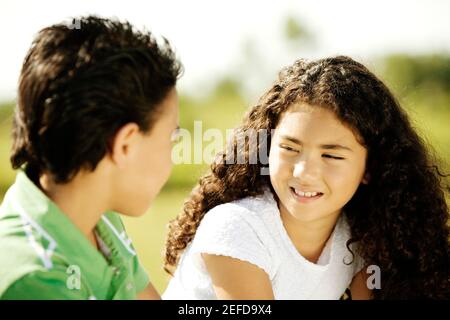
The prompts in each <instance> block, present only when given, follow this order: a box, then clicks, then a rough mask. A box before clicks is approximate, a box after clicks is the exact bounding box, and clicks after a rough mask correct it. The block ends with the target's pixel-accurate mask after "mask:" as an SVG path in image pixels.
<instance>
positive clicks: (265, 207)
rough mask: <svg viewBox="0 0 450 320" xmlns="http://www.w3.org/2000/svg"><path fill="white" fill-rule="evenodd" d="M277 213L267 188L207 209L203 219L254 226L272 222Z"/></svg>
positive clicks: (273, 200)
mask: <svg viewBox="0 0 450 320" xmlns="http://www.w3.org/2000/svg"><path fill="white" fill-rule="evenodd" d="M278 215H279V212H278V207H277V205H276V202H275V199H274V198H273V195H272V193H271V192H270V191H269V190H266V191H265V192H264V193H263V194H260V195H258V196H251V197H245V198H242V199H239V200H235V201H232V202H227V203H223V204H220V205H218V206H216V207H214V208H212V209H211V210H209V211H208V212H207V213H206V215H205V217H204V219H203V220H206V221H207V220H216V221H222V222H224V223H229V224H235V223H236V224H242V221H245V222H247V223H248V224H250V225H252V226H254V227H258V226H260V227H262V226H264V225H267V224H270V225H271V224H273V220H274V219H276V218H277V216H278Z"/></svg>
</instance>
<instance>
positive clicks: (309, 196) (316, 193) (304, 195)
mask: <svg viewBox="0 0 450 320" xmlns="http://www.w3.org/2000/svg"><path fill="white" fill-rule="evenodd" d="M295 193H297V194H298V195H299V196H301V197H308V198H311V197H315V196H317V195H318V192H303V191H297V190H296V191H295Z"/></svg>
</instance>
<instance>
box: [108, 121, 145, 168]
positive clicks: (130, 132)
mask: <svg viewBox="0 0 450 320" xmlns="http://www.w3.org/2000/svg"><path fill="white" fill-rule="evenodd" d="M139 132H140V131H139V126H138V125H137V124H136V123H134V122H130V123H127V124H125V125H124V126H123V127H121V128H120V129H119V130H118V131H117V133H116V135H115V136H114V139H113V141H112V145H111V154H110V157H111V160H112V161H113V162H114V163H115V164H116V165H117V166H118V167H119V168H123V166H124V165H125V164H126V163H127V162H128V160H129V158H130V157H129V156H130V153H131V152H132V147H133V144H134V143H135V142H136V141H137V140H136V138H137V137H138V134H139Z"/></svg>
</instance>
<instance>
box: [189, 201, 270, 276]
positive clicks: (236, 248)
mask: <svg viewBox="0 0 450 320" xmlns="http://www.w3.org/2000/svg"><path fill="white" fill-rule="evenodd" d="M255 219H256V220H257V218H256V217H255V216H254V213H253V212H249V211H247V210H245V209H243V208H240V207H238V206H236V205H233V204H223V205H220V206H217V207H215V208H213V209H212V210H210V211H209V212H208V213H207V214H206V215H205V217H204V218H203V220H202V221H201V223H200V226H199V228H198V229H197V232H196V235H195V237H194V240H193V242H192V248H191V250H192V252H193V254H194V255H196V260H197V263H199V264H200V267H201V268H205V266H204V262H203V259H201V253H207V254H214V255H221V256H228V257H231V258H235V259H239V260H242V261H246V262H249V263H252V264H254V265H256V266H257V267H259V268H261V269H263V270H264V271H265V272H266V273H267V274H268V275H269V278H270V279H272V278H273V269H274V268H273V267H272V263H271V261H272V259H271V256H270V253H269V250H268V248H267V247H266V246H265V245H264V241H263V238H264V236H263V233H264V230H261V226H260V224H259V223H258V221H254V222H255V223H252V220H255Z"/></svg>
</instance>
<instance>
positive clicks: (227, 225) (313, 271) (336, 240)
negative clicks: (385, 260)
mask: <svg viewBox="0 0 450 320" xmlns="http://www.w3.org/2000/svg"><path fill="white" fill-rule="evenodd" d="M349 238H350V229H349V226H348V224H347V221H346V218H345V216H344V215H341V216H340V218H339V219H338V221H337V223H336V226H335V228H334V230H333V233H332V234H331V236H330V238H329V240H328V241H327V243H326V245H325V247H324V249H323V251H322V253H321V255H320V257H319V259H318V261H317V263H316V264H315V263H312V262H310V261H308V260H306V259H305V258H304V257H303V256H302V255H301V254H300V253H299V252H298V251H297V249H296V248H295V246H294V244H293V243H292V241H291V240H290V238H289V236H288V234H287V232H286V229H285V228H284V225H283V223H282V220H281V218H280V212H279V210H278V206H277V203H276V201H275V199H274V198H273V195H272V193H271V192H270V191H266V192H265V193H264V194H263V195H261V196H258V197H248V198H244V199H241V200H237V201H234V202H230V203H225V204H221V205H218V206H217V207H214V208H213V209H211V210H210V211H208V212H207V213H206V215H205V216H204V218H203V220H202V221H201V223H200V226H199V227H198V229H197V232H196V234H195V237H194V239H193V241H192V242H191V243H190V244H189V245H188V246H187V248H186V250H185V251H184V253H183V254H182V256H181V257H180V262H179V264H178V267H177V269H176V271H175V274H174V277H173V278H172V279H171V281H170V283H169V285H168V287H167V289H166V291H165V292H164V294H163V296H162V298H163V299H168V300H170V299H172V300H197V299H198V300H203V299H209V300H213V299H217V297H216V294H215V292H214V289H213V286H212V282H211V277H210V276H209V274H208V272H207V270H206V266H205V264H204V262H203V259H202V257H201V253H209V254H216V255H223V256H229V257H232V258H236V259H239V260H242V261H247V262H250V263H252V264H254V265H256V266H258V267H260V268H261V269H263V270H264V271H265V272H266V273H267V274H268V275H269V278H270V281H271V283H272V289H273V293H274V296H275V299H286V300H291V299H292V300H293V299H339V298H340V297H341V295H342V294H343V293H344V291H345V289H346V288H347V287H348V286H349V284H350V282H351V280H352V279H353V276H354V275H355V274H356V273H357V272H358V271H360V270H361V269H362V267H363V262H362V259H361V258H360V257H359V256H357V255H356V252H355V251H356V250H355V249H356V246H354V245H353V244H352V246H351V248H352V251H353V252H354V253H355V258H354V260H353V262H352V263H351V264H348V263H349V262H351V261H352V254H351V253H350V251H348V249H347V247H346V242H347V240H348V239H349ZM344 261H345V262H346V263H347V264H345V263H344Z"/></svg>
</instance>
